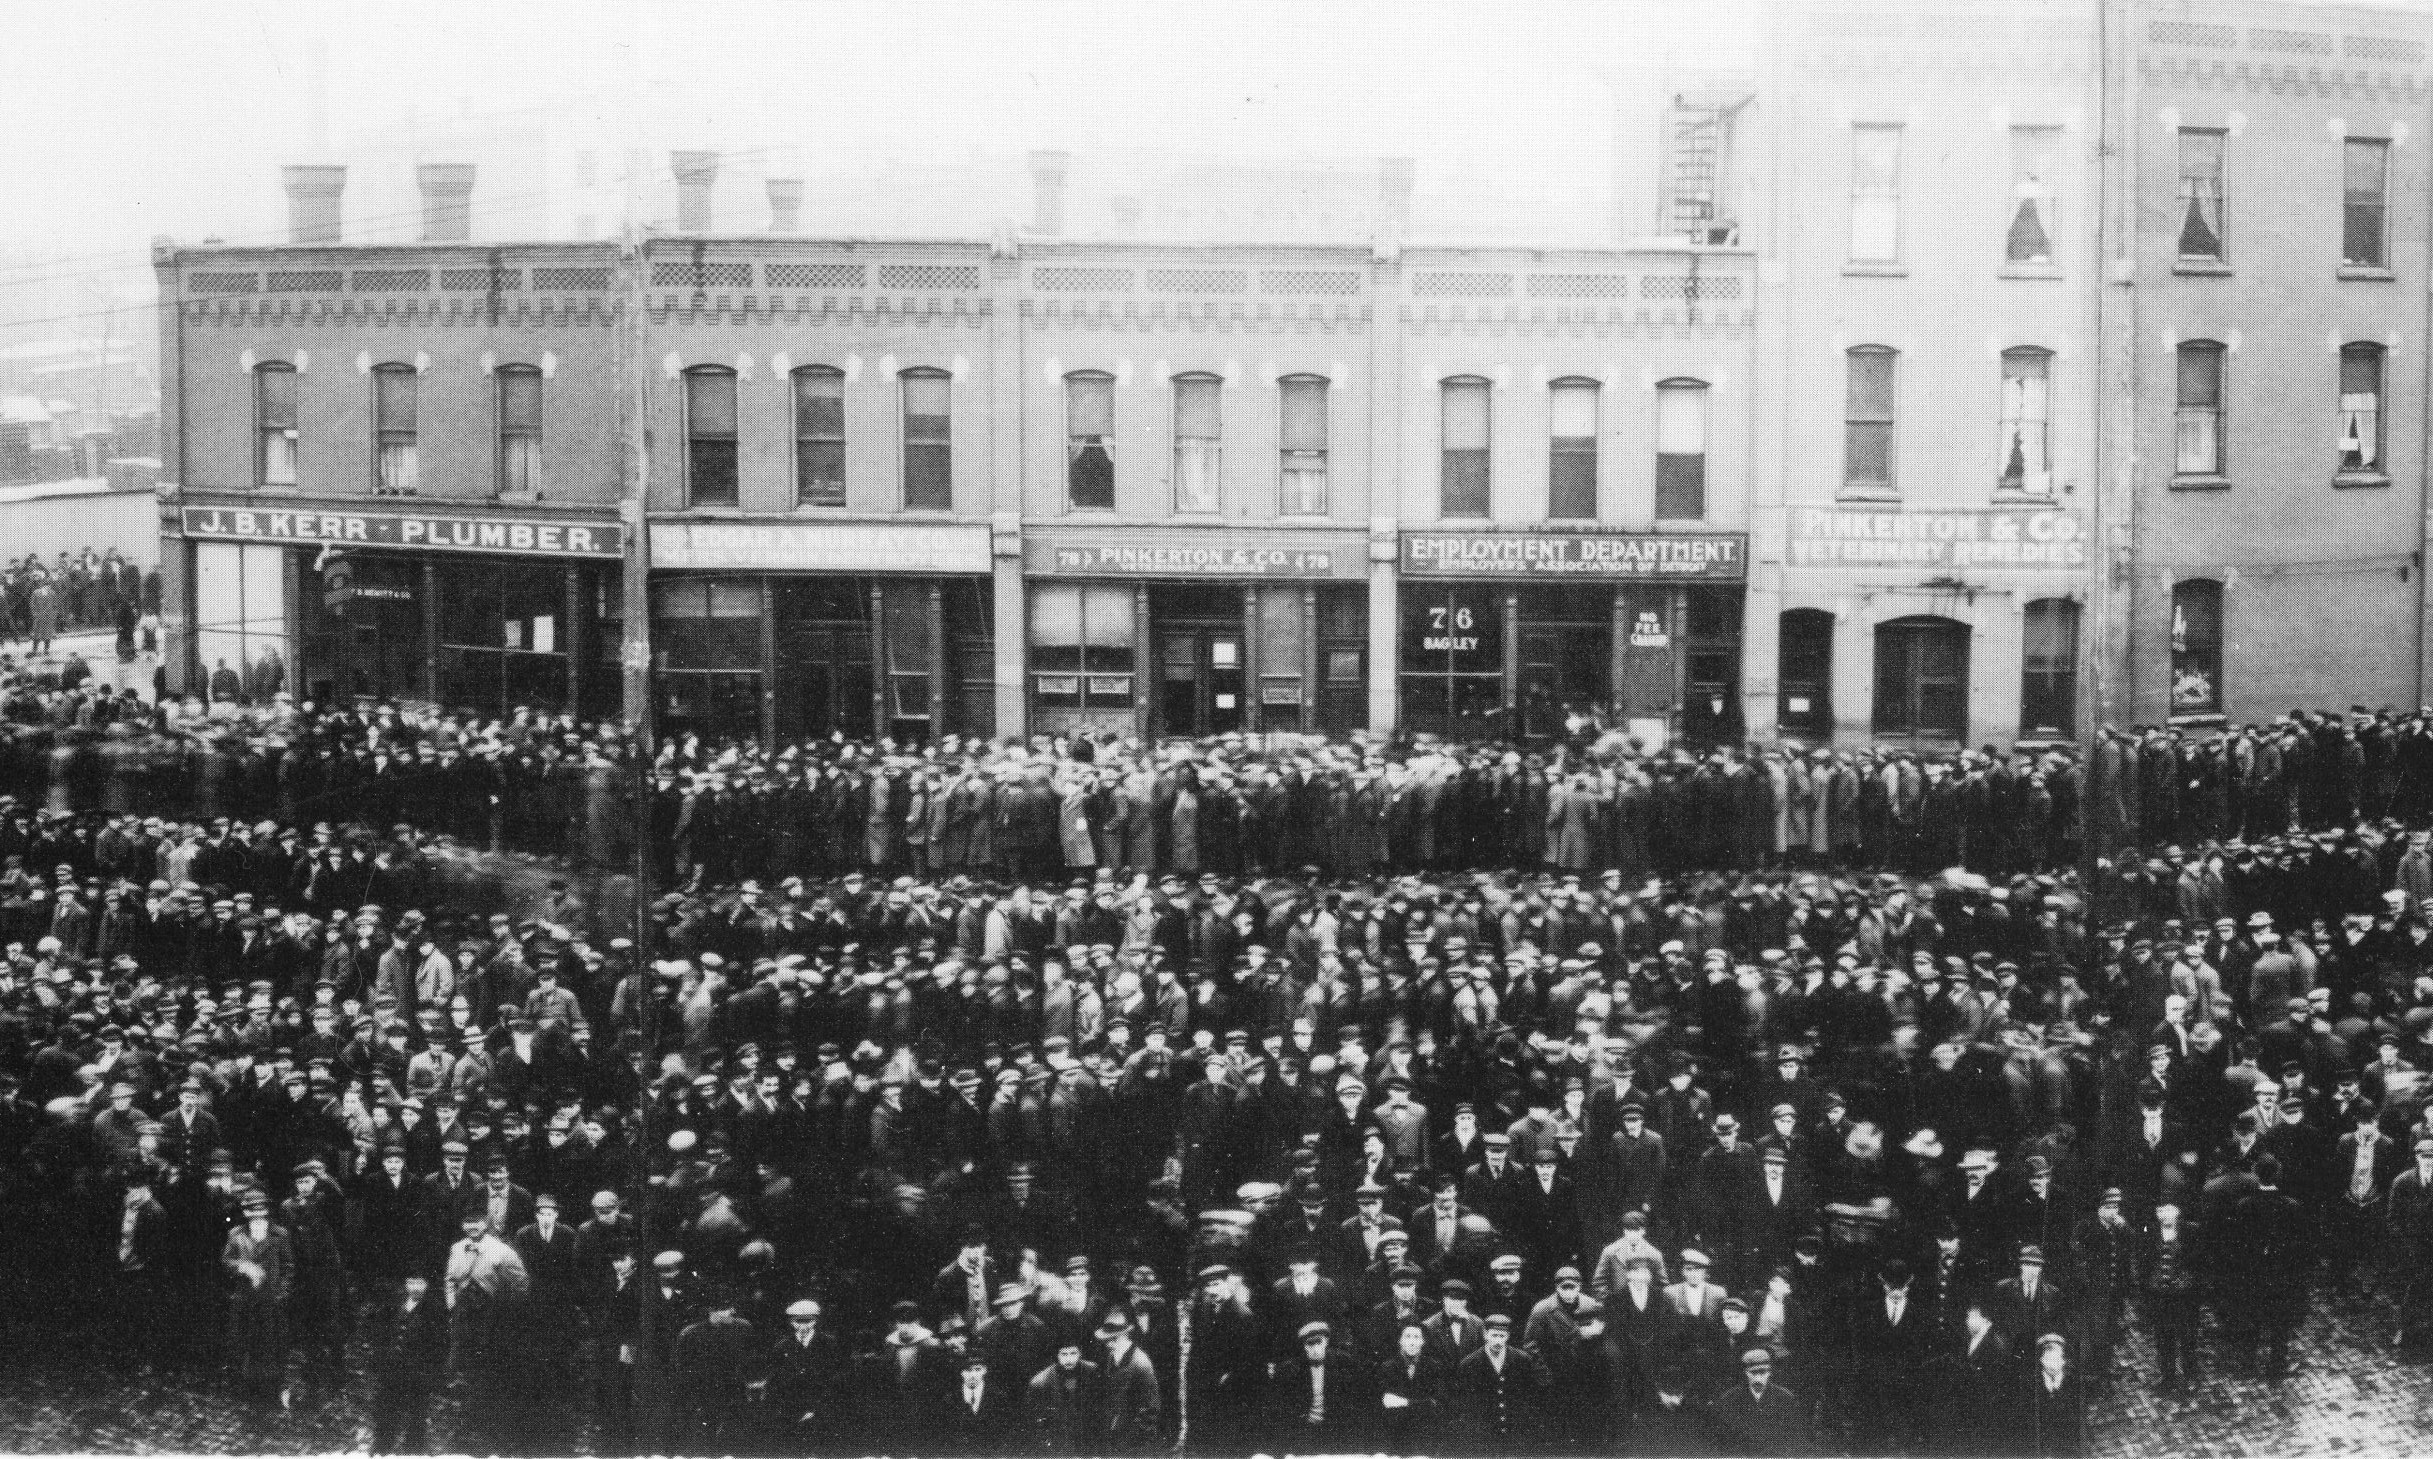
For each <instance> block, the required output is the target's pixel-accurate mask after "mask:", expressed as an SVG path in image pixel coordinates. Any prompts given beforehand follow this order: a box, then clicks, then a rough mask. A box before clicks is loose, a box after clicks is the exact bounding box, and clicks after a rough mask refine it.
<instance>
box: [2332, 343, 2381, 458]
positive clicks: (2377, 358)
mask: <svg viewBox="0 0 2433 1459" xmlns="http://www.w3.org/2000/svg"><path fill="white" fill-rule="evenodd" d="M2340 474H2341V475H2343V476H2381V475H2383V474H2384V467H2383V461H2382V346H2380V345H2371V344H2352V345H2343V346H2341V348H2340Z"/></svg>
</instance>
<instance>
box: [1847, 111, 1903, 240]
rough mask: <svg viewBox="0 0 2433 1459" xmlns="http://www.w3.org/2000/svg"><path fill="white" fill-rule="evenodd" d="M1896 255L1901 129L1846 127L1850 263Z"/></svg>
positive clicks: (1898, 232) (1898, 229) (1898, 223)
mask: <svg viewBox="0 0 2433 1459" xmlns="http://www.w3.org/2000/svg"><path fill="white" fill-rule="evenodd" d="M1900 256H1901V129H1900V128H1899V127H1898V126H1875V125H1861V126H1856V127H1852V128H1851V129H1850V261H1851V262H1852V263H1893V262H1896V261H1897V260H1898V259H1899V258H1900Z"/></svg>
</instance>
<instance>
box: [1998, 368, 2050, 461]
mask: <svg viewBox="0 0 2433 1459" xmlns="http://www.w3.org/2000/svg"><path fill="white" fill-rule="evenodd" d="M2052 373H2053V356H2052V353H2051V351H2049V350H2040V349H2032V348H2022V349H2015V350H2004V351H2003V352H2002V439H2001V442H2000V444H1999V445H1998V446H1997V447H1996V451H1995V456H1994V460H1995V463H1996V465H1997V467H1998V468H1999V471H2000V475H1998V476H1997V477H1996V478H1995V480H1996V483H1997V484H1998V485H1999V486H2000V487H2001V488H2002V489H2003V490H2004V491H2018V492H2028V493H2032V494H2034V495H2038V496H2043V495H2048V494H2050V493H2051V492H2052V490H2053V466H2052V458H2051V456H2050V454H2049V450H2050V446H2051V438H2050V436H2049V434H2048V427H2047V415H2048V413H2049V408H2048V405H2047V402H2048V401H2049V400H2050V399H2051V391H2050V387H2051V384H2052Z"/></svg>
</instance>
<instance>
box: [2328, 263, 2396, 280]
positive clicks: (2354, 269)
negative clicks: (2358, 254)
mask: <svg viewBox="0 0 2433 1459" xmlns="http://www.w3.org/2000/svg"><path fill="white" fill-rule="evenodd" d="M2340 277H2341V279H2342V281H2343V282H2348V281H2354V282H2357V283H2361V284H2388V283H2393V282H2396V281H2397V280H2398V278H2399V275H2397V274H2395V273H2393V272H2391V271H2390V270H2389V269H2387V268H2372V267H2369V266H2367V265H2365V264H2360V263H2344V264H2342V265H2341V266H2340Z"/></svg>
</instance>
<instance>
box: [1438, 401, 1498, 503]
mask: <svg viewBox="0 0 2433 1459" xmlns="http://www.w3.org/2000/svg"><path fill="white" fill-rule="evenodd" d="M1487 390H1488V386H1487V382H1486V381H1484V380H1481V379H1478V378H1477V377H1475V376H1463V377H1461V378H1459V379H1453V380H1447V381H1446V382H1444V388H1443V391H1442V398H1443V417H1444V419H1443V424H1442V426H1441V430H1442V432H1443V437H1442V445H1443V451H1444V475H1443V479H1442V482H1441V483H1440V493H1439V501H1438V507H1437V510H1438V514H1439V515H1441V516H1447V517H1483V516H1486V515H1487V509H1488V477H1487V442H1488V430H1489V420H1488V414H1489V408H1488V395H1487Z"/></svg>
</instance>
